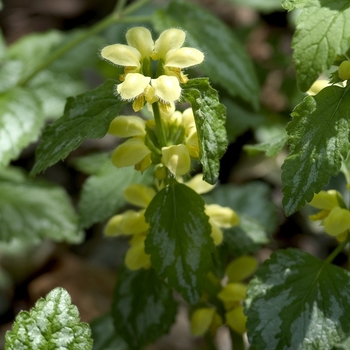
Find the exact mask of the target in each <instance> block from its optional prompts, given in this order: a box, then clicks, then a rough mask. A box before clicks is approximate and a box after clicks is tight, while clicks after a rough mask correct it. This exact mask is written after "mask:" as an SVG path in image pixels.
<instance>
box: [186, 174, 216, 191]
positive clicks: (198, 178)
mask: <svg viewBox="0 0 350 350" xmlns="http://www.w3.org/2000/svg"><path fill="white" fill-rule="evenodd" d="M185 185H187V186H188V187H190V188H192V190H194V191H196V192H197V193H198V194H204V193H207V192H210V191H211V190H212V189H213V188H214V187H215V185H211V184H209V183H208V182H206V181H204V180H203V174H197V175H195V176H193V177H192V179H191V180H189V181H187V182H185Z"/></svg>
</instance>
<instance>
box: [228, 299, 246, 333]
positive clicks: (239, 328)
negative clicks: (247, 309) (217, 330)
mask: <svg viewBox="0 0 350 350" xmlns="http://www.w3.org/2000/svg"><path fill="white" fill-rule="evenodd" d="M225 318H226V323H227V325H228V326H229V327H230V328H232V329H233V330H234V331H235V332H237V333H239V334H243V333H245V332H246V330H247V329H246V323H247V316H246V315H245V314H244V311H243V306H241V305H240V306H238V307H236V308H234V309H233V310H230V311H229V312H226V314H225Z"/></svg>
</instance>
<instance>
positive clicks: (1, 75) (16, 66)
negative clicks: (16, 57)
mask: <svg viewBox="0 0 350 350" xmlns="http://www.w3.org/2000/svg"><path fill="white" fill-rule="evenodd" d="M0 68H1V69H0V93H3V92H5V91H7V90H10V89H11V88H13V87H15V86H16V84H17V82H18V81H19V79H20V78H21V74H22V69H23V64H22V62H20V61H4V62H1V63H0Z"/></svg>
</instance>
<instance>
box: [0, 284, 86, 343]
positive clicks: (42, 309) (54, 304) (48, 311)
mask: <svg viewBox="0 0 350 350" xmlns="http://www.w3.org/2000/svg"><path fill="white" fill-rule="evenodd" d="M5 349H6V350H47V349H72V350H73V349H74V350H91V349H92V339H91V330H90V327H89V325H88V324H87V323H83V322H80V320H79V311H78V309H77V307H76V306H75V305H72V304H71V299H70V296H69V294H68V292H67V291H66V290H64V289H63V288H56V289H54V290H52V291H51V292H50V293H49V294H48V295H47V296H46V298H45V299H44V298H41V299H39V300H38V301H37V302H36V304H35V306H34V307H33V308H32V309H31V310H30V311H29V312H27V311H21V312H20V313H19V314H18V315H17V317H16V320H15V323H14V324H13V327H12V330H11V331H8V332H7V333H6V346H5Z"/></svg>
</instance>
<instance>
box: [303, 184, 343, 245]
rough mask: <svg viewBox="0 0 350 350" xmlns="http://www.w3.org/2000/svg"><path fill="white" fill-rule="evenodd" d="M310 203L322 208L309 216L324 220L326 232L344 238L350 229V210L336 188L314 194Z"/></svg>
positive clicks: (313, 218) (312, 218)
mask: <svg viewBox="0 0 350 350" xmlns="http://www.w3.org/2000/svg"><path fill="white" fill-rule="evenodd" d="M309 204H310V205H311V206H313V207H315V208H317V209H322V210H321V211H320V212H318V213H316V214H314V215H310V216H309V218H310V219H311V220H313V221H316V220H322V225H323V226H324V230H325V232H326V233H328V234H329V235H331V236H334V237H337V236H339V237H337V239H338V238H339V239H340V240H343V239H344V237H345V236H346V232H347V230H349V229H350V211H349V210H348V209H346V208H344V206H345V205H344V202H343V199H342V196H341V194H340V193H339V192H338V191H336V190H329V191H321V192H319V193H317V194H315V195H314V198H313V199H312V201H311V202H310V203H309Z"/></svg>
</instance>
